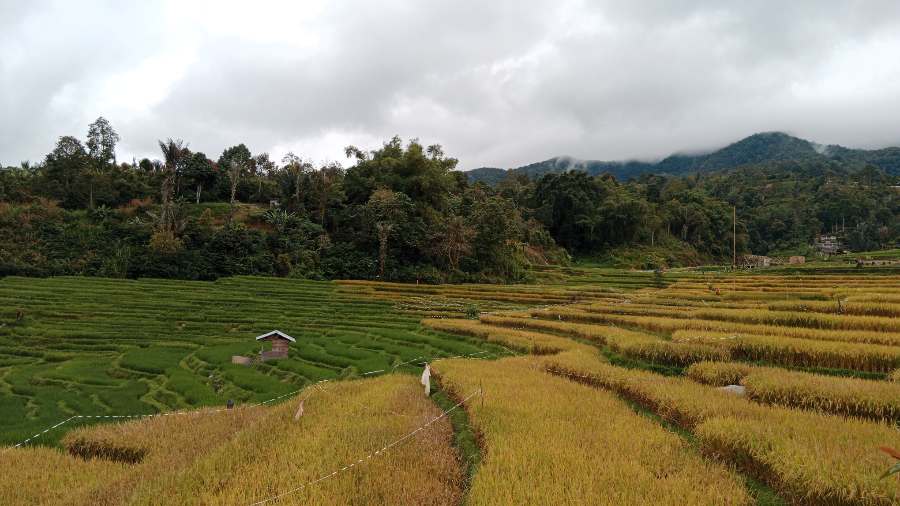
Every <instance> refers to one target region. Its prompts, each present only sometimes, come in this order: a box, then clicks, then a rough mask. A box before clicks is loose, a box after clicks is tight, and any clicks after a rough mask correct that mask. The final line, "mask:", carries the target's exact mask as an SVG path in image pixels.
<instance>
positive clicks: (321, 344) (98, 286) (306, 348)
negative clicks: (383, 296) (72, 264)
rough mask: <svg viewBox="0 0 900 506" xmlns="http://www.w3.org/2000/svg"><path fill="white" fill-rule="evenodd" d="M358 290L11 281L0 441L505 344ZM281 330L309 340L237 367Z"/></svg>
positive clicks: (4, 298) (3, 339)
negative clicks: (238, 358) (438, 327)
mask: <svg viewBox="0 0 900 506" xmlns="http://www.w3.org/2000/svg"><path fill="white" fill-rule="evenodd" d="M356 291H357V290H350V289H346V288H342V287H341V286H339V285H337V284H335V283H325V282H312V281H297V280H281V279H273V278H250V277H246V278H230V279H222V280H219V281H217V282H186V281H172V280H140V281H131V280H112V279H102V278H50V279H32V278H6V279H3V280H0V307H2V308H3V309H2V310H0V443H15V442H18V441H21V440H23V439H24V438H26V437H28V436H30V435H32V434H33V433H34V432H35V431H37V430H42V429H43V428H46V427H48V426H50V425H53V424H55V423H57V422H59V421H61V420H63V419H65V418H68V417H70V416H72V415H76V414H80V415H107V414H109V415H125V414H149V413H156V412H162V411H169V410H174V409H180V408H186V407H191V406H203V405H214V404H224V403H225V402H226V401H227V400H228V399H234V400H235V401H236V402H239V403H240V402H257V401H262V400H265V399H269V398H272V397H274V396H277V395H280V394H283V393H286V392H290V391H293V390H296V389H298V388H301V387H302V386H304V385H306V384H309V383H311V382H315V381H318V380H323V379H339V378H352V377H356V376H360V375H363V374H364V373H365V372H368V371H374V370H389V369H393V368H395V367H397V368H398V369H400V370H409V371H410V372H412V371H414V370H417V369H420V366H419V365H414V363H410V364H403V363H404V362H409V361H414V360H416V359H418V357H429V358H431V357H448V356H454V355H465V354H473V353H479V352H484V353H483V354H482V355H483V356H487V355H488V353H491V354H493V355H492V356H496V354H497V353H499V352H506V351H505V350H504V349H503V348H501V347H499V346H496V345H491V344H488V343H485V342H484V341H482V340H479V339H474V338H463V337H459V336H453V335H450V334H444V333H441V332H435V331H431V330H428V329H425V328H423V327H422V326H420V325H419V319H420V316H419V315H418V314H416V313H415V312H409V311H400V310H398V309H395V306H396V303H395V302H393V301H390V300H380V299H377V298H371V297H366V296H361V295H357V294H355V293H354V292H356ZM17 315H21V316H22V318H21V320H20V321H16V320H17ZM272 329H279V330H282V331H284V332H286V333H288V334H290V335H291V336H293V337H295V338H296V339H297V344H295V345H292V347H291V350H290V356H289V358H287V359H283V360H277V361H271V362H266V363H260V364H255V365H253V366H250V367H247V366H241V365H234V364H231V357H232V355H253V354H256V353H258V352H259V351H260V349H261V348H262V345H261V344H260V343H258V342H256V341H255V339H254V337H255V336H257V335H259V334H262V333H264V332H267V331H269V330H272ZM266 346H267V347H268V345H266ZM401 364H403V365H401ZM58 437H59V435H58V434H48V435H47V437H46V438H42V439H43V442H48V441H49V442H52V441H54V440H55V439H56V438H58Z"/></svg>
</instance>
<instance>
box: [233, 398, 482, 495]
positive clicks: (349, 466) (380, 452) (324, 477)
mask: <svg viewBox="0 0 900 506" xmlns="http://www.w3.org/2000/svg"><path fill="white" fill-rule="evenodd" d="M481 393H482V392H481V389H478V390H476V391H475V392H472V393H471V394H470V395H469V396H468V397H466V398H465V399H463V400H461V401H459V402H457V403H456V404H454V405H453V406H451V407H449V408H447V410H445V411H443V412H441V414H440V415H438V416H436V417H434V418H432V419H431V420H429V421H428V422H427V423H425V424H424V425H422V426H420V427H418V428H416V429H415V430H413V431H412V432H409V433H407V434H405V435H403V436H402V437H400V438H399V439H396V440H394V441H392V442H390V443H388V444H386V445H385V446H383V447H382V448H381V449H379V450H376V451H374V452H371V453H369V454H368V455H366V456H365V457H363V458H361V459H358V460H357V461H356V462H352V463H350V464H347V465H345V466H344V467H342V468H340V469H338V470H335V471H332V472H331V473H328V474H325V475H322V476H320V477H319V478H316V479H315V480H312V481H310V482H307V483H304V484H303V485H300V486H299V487H296V488H293V489H291V490H288V491H286V492H282V493H280V494H278V495H274V496H271V497H268V498H266V499H262V500H260V501H257V502H255V503H252V504H250V506H259V505H260V504H266V503H269V502H272V501H277V500H278V499H281V498H282V497H285V496H288V495H291V494H295V493H297V492H299V491H301V490H303V489H305V488H307V487H310V486H312V485H315V484H317V483H319V482H322V481H325V480H327V479H328V478H332V477H334V476H337V475H338V474H340V473H343V472H346V471H352V470H353V469H354V468H356V467H357V466H361V465H362V464H364V463H365V462H366V461H368V460H371V459H372V458H373V457H378V456H380V455H383V454H384V453H385V452H387V451H388V450H390V449H391V448H393V447H394V446H397V445H398V444H400V443H402V442H404V441H406V440H407V439H410V438H412V437H413V436H415V435H416V434H418V433H419V432H421V431H423V430H425V429H427V428H428V427H430V426H431V425H432V424H433V423H435V422H437V421H438V420H440V419H442V418H444V417H445V416H447V415H448V414H450V412H451V411H453V410H455V409H457V408H458V407H460V406H462V405H463V404H465V403H466V402H467V401H469V399H471V398H473V397H475V396H476V395H481Z"/></svg>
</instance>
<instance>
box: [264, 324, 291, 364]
mask: <svg viewBox="0 0 900 506" xmlns="http://www.w3.org/2000/svg"><path fill="white" fill-rule="evenodd" d="M256 340H257V341H269V342H270V343H272V350H271V351H263V352H260V354H259V358H260V360H262V361H263V362H265V361H266V360H275V359H278V358H287V356H288V346H289V345H290V344H291V343H296V342H297V340H296V339H294V338H293V337H291V336H289V335H287V334H285V333H284V332H282V331H280V330H273V331H271V332H267V333H265V334H263V335H261V336H256Z"/></svg>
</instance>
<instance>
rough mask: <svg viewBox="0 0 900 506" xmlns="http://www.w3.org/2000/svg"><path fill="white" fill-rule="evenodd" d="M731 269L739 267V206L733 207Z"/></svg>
mask: <svg viewBox="0 0 900 506" xmlns="http://www.w3.org/2000/svg"><path fill="white" fill-rule="evenodd" d="M731 267H732V268H735V267H737V206H732V207H731Z"/></svg>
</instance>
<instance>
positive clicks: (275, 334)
mask: <svg viewBox="0 0 900 506" xmlns="http://www.w3.org/2000/svg"><path fill="white" fill-rule="evenodd" d="M270 337H280V338H282V339H287V340H288V341H290V342H292V343H296V342H297V340H296V339H294V338H293V337H291V336H289V335H287V334H285V333H284V332H282V331H280V330H273V331H271V332H266V333H265V334H263V335H261V336H256V340H257V341H262V340H263V339H268V338H270Z"/></svg>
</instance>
